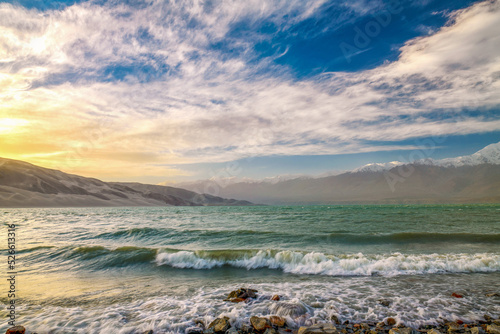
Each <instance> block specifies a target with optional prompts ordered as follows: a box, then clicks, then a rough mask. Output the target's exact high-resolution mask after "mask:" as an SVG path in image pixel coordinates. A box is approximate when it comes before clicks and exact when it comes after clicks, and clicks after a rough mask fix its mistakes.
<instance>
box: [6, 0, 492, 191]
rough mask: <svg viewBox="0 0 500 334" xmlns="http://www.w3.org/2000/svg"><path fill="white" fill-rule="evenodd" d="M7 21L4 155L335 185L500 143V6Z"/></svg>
mask: <svg viewBox="0 0 500 334" xmlns="http://www.w3.org/2000/svg"><path fill="white" fill-rule="evenodd" d="M0 22H1V23H0V30H1V31H2V34H0V35H1V37H0V75H1V76H0V79H1V80H0V88H1V89H0V91H1V92H0V110H1V111H0V121H2V120H3V124H6V125H4V126H3V127H2V126H0V156H4V157H11V158H16V159H21V160H26V161H30V162H33V163H36V164H40V165H43V166H47V167H51V168H57V169H61V170H64V171H67V172H71V173H76V174H81V175H85V176H93V177H98V178H101V179H104V180H128V181H141V182H151V183H158V182H165V181H171V182H176V181H185V180H195V179H202V178H209V177H212V176H215V175H217V174H218V173H219V174H220V173H221V171H224V170H226V169H227V168H228V167H227V166H232V165H233V164H234V163H235V162H236V165H237V166H238V167H239V168H238V169H237V170H236V171H237V173H233V174H237V175H232V176H237V177H251V178H264V177H271V176H275V175H284V174H320V173H326V172H328V171H338V170H346V169H352V168H355V167H359V166H361V165H364V164H367V163H371V162H387V161H393V160H400V161H401V160H404V159H407V158H408V157H411V156H412V152H415V151H416V150H419V149H420V146H421V145H422V143H425V142H429V141H433V142H435V144H436V149H434V150H432V152H427V153H426V154H427V155H428V157H431V158H445V157H453V156H459V155H467V154H471V153H474V152H475V151H477V150H479V149H481V148H482V147H484V146H486V145H488V144H490V143H493V142H498V141H500V112H499V111H500V110H499V108H500V94H499V93H500V46H499V45H500V37H499V36H500V2H499V1H486V2H481V1H451V0H450V1H445V0H439V1H438V0H434V1H433V0H417V1H404V0H390V1H383V0H373V1H367V0H355V1H325V0H311V1H294V0H289V1H264V0H251V1H245V2H241V1H178V2H173V1H171V2H168V1H38V0H36V1H13V2H2V3H0ZM2 129H4V130H3V131H2ZM437 137H439V138H440V139H439V142H437V141H436V140H435V139H434V138H437ZM33 138H36V139H37V140H36V141H34V140H33ZM410 160H411V159H410Z"/></svg>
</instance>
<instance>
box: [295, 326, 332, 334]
mask: <svg viewBox="0 0 500 334" xmlns="http://www.w3.org/2000/svg"><path fill="white" fill-rule="evenodd" d="M297 334H338V331H337V327H335V326H334V325H332V324H328V323H321V324H315V325H313V326H309V327H300V328H299V331H298V333H297Z"/></svg>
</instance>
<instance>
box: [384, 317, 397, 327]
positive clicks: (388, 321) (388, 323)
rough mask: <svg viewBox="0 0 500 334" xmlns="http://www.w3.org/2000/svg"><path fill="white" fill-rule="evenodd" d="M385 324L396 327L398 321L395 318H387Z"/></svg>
mask: <svg viewBox="0 0 500 334" xmlns="http://www.w3.org/2000/svg"><path fill="white" fill-rule="evenodd" d="M385 323H386V324H387V325H388V326H394V325H395V324H396V320H395V319H394V318H387V319H386V320H385Z"/></svg>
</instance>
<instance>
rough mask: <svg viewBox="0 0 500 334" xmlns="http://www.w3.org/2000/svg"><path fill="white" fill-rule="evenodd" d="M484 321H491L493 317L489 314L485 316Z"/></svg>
mask: <svg viewBox="0 0 500 334" xmlns="http://www.w3.org/2000/svg"><path fill="white" fill-rule="evenodd" d="M483 318H484V320H486V321H491V317H490V316H489V315H487V314H485V315H483Z"/></svg>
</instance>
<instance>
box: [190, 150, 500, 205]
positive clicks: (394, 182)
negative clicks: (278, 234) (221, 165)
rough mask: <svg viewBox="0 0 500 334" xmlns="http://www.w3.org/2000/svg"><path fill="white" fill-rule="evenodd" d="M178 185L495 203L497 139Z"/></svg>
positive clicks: (253, 196) (342, 198)
mask: <svg viewBox="0 0 500 334" xmlns="http://www.w3.org/2000/svg"><path fill="white" fill-rule="evenodd" d="M181 186H182V187H183V188H185V189H189V190H193V191H201V192H203V191H206V190H213V189H215V190H216V191H217V192H216V195H218V196H223V197H231V198H245V199H248V200H250V201H253V202H259V203H268V204H348V203H373V204H392V203H394V204H398V203H500V143H495V144H491V145H488V146H486V147H485V148H483V149H482V150H480V151H478V152H476V153H474V154H472V155H469V156H462V157H457V158H448V159H441V160H433V159H424V160H418V161H415V162H413V163H406V164H405V163H403V162H400V161H392V162H388V163H372V164H368V165H365V166H362V167H359V168H356V169H354V170H352V171H346V172H343V173H339V174H337V175H331V176H325V177H304V176H302V177H300V178H294V179H285V180H282V181H279V182H266V181H261V182H258V181H255V180H254V181H251V182H235V181H232V182H231V183H228V184H225V183H224V182H223V181H222V182H219V180H203V181H197V182H193V183H183V184H182V185H181Z"/></svg>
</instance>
